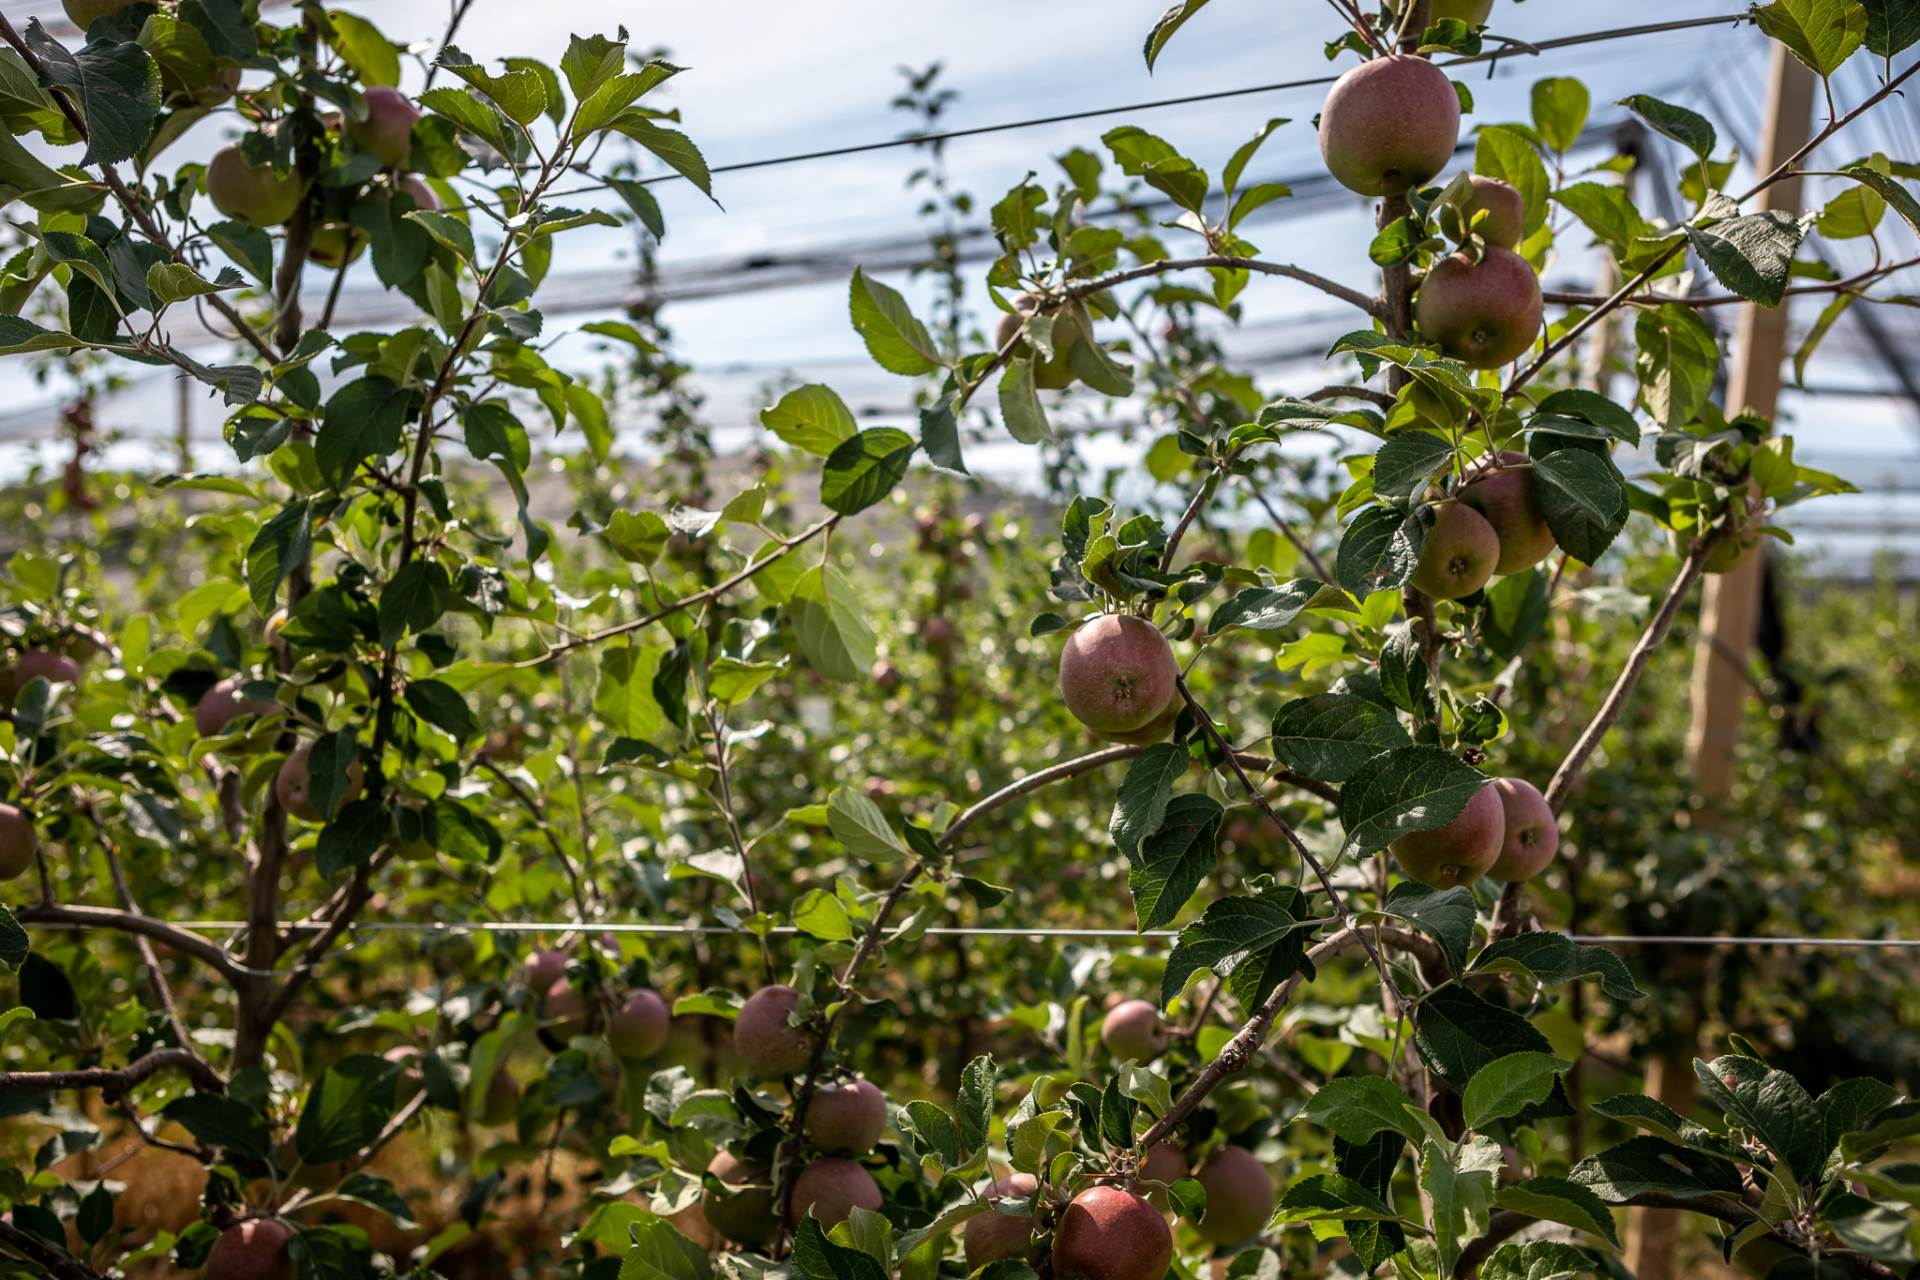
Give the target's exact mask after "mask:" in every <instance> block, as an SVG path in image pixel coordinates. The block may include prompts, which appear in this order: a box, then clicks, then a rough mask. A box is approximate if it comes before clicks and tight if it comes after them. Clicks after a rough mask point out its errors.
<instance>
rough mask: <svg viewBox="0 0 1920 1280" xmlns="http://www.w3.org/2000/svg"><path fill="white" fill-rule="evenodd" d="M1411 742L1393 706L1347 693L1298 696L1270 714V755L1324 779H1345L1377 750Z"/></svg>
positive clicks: (1311, 776) (1312, 775)
mask: <svg viewBox="0 0 1920 1280" xmlns="http://www.w3.org/2000/svg"><path fill="white" fill-rule="evenodd" d="M1412 742H1413V740H1412V739H1411V738H1409V737H1408V736H1407V731H1406V728H1405V727H1404V726H1403V725H1402V724H1401V723H1400V717H1399V716H1398V715H1396V714H1394V711H1393V709H1392V708H1391V707H1383V706H1381V705H1380V704H1379V703H1378V702H1374V701H1372V700H1371V699H1368V698H1361V697H1356V696H1355V695H1353V694H1350V693H1316V694H1314V695H1312V696H1311V697H1306V698H1296V699H1294V700H1293V701H1292V702H1289V703H1287V704H1286V705H1285V706H1283V707H1281V708H1280V710H1279V711H1278V712H1276V713H1275V715H1274V717H1273V755H1274V759H1276V760H1278V761H1279V762H1280V763H1281V764H1283V765H1286V766H1287V767H1288V768H1290V769H1294V770H1296V771H1298V772H1300V773H1304V774H1306V775H1307V776H1308V777H1309V778H1319V779H1320V780H1322V781H1323V782H1345V781H1346V780H1347V779H1348V778H1350V777H1352V776H1353V775H1354V774H1355V773H1356V772H1357V771H1358V770H1359V769H1360V768H1361V767H1362V766H1363V765H1365V764H1366V763H1367V761H1369V760H1371V759H1373V758H1374V757H1375V756H1377V755H1379V754H1380V753H1381V752H1383V751H1390V750H1392V749H1393V748H1395V747H1405V746H1411V745H1412Z"/></svg>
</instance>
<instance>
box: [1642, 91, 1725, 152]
mask: <svg viewBox="0 0 1920 1280" xmlns="http://www.w3.org/2000/svg"><path fill="white" fill-rule="evenodd" d="M1619 105H1620V106H1623V107H1625V108H1626V109H1627V110H1629V111H1631V112H1633V114H1635V115H1637V116H1639V117H1640V118H1641V119H1642V120H1644V121H1646V123H1647V127H1648V128H1650V129H1652V130H1653V131H1654V132H1655V133H1658V134H1660V135H1662V136H1663V137H1668V138H1672V139H1673V140H1674V141H1675V142H1677V143H1679V144H1680V145H1681V146H1683V147H1685V148H1686V149H1687V150H1689V151H1691V152H1693V154H1695V155H1697V156H1699V157H1700V158H1701V159H1702V160H1711V159H1713V149H1714V147H1715V146H1716V145H1718V139H1717V138H1716V137H1715V135H1714V132H1713V124H1712V123H1711V122H1710V121H1709V120H1708V119H1707V118H1706V117H1705V116H1703V115H1701V114H1700V113H1699V112H1697V111H1689V110H1687V109H1686V108H1685V107H1676V106H1674V105H1673V104H1672V103H1670V102H1662V101H1660V99H1658V98H1651V97H1648V96H1647V95H1646V94H1644V93H1636V94H1634V95H1633V96H1632V97H1629V98H1622V99H1620V102H1619Z"/></svg>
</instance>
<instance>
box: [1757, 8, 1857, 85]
mask: <svg viewBox="0 0 1920 1280" xmlns="http://www.w3.org/2000/svg"><path fill="white" fill-rule="evenodd" d="M1753 20H1754V22H1755V23H1757V24H1758V25H1759V27H1760V29H1761V30H1762V31H1764V32H1766V33H1767V34H1768V35H1770V36H1772V37H1773V38H1774V39H1775V40H1778V41H1779V42H1780V43H1781V44H1783V45H1785V46H1787V49H1788V50H1789V51H1790V52H1791V53H1792V54H1793V56H1794V57H1796V58H1798V59H1800V61H1802V62H1804V63H1806V64H1807V66H1809V67H1811V68H1812V69H1813V72H1814V74H1815V75H1817V76H1820V77H1822V78H1823V79H1824V78H1825V77H1827V76H1831V75H1832V74H1833V73H1834V72H1836V71H1838V70H1839V69H1840V66H1841V64H1842V63H1844V62H1845V61H1846V60H1847V59H1848V58H1851V57H1852V56H1853V54H1854V51H1855V50H1857V49H1859V47H1860V46H1861V45H1862V44H1863V43H1865V42H1866V38H1867V10H1866V6H1864V5H1862V4H1861V3H1859V0H1774V2H1773V3H1772V4H1765V5H1755V6H1754V10H1753Z"/></svg>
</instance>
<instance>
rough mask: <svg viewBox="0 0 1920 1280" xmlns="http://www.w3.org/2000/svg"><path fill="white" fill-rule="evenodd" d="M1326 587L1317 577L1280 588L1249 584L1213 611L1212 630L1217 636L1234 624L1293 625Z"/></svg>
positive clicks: (1253, 628)
mask: <svg viewBox="0 0 1920 1280" xmlns="http://www.w3.org/2000/svg"><path fill="white" fill-rule="evenodd" d="M1326 589H1327V587H1326V584H1325V583H1323V582H1321V581H1320V580H1319V579H1317V578H1295V579H1294V580H1293V581H1291V582H1285V583H1282V584H1280V585H1279V586H1277V587H1248V588H1246V589H1245V590H1244V591H1239V592H1236V593H1235V594H1234V595H1233V596H1232V597H1231V598H1230V599H1228V600H1227V602H1226V603H1224V604H1222V605H1221V606H1220V607H1219V608H1218V609H1215V610H1214V611H1213V618H1212V620H1211V622H1210V624H1209V627H1208V629H1209V630H1210V631H1212V632H1213V633H1214V634H1215V635H1218V634H1219V633H1220V632H1222V631H1226V630H1227V629H1229V628H1231V627H1245V628H1246V629H1247V630H1249V631H1278V630H1280V629H1282V628H1283V627H1287V626H1291V625H1292V624H1293V620H1294V619H1295V618H1298V617H1299V616H1300V613H1301V611H1302V610H1304V609H1306V608H1308V607H1309V606H1310V605H1312V603H1313V601H1314V600H1315V599H1316V598H1318V597H1319V596H1320V594H1321V593H1322V592H1324V591H1325V590H1326Z"/></svg>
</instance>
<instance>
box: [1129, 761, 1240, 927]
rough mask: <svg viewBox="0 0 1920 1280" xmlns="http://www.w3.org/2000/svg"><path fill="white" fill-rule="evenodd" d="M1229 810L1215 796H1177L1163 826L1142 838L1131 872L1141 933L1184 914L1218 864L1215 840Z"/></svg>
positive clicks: (1131, 883) (1130, 881)
mask: <svg viewBox="0 0 1920 1280" xmlns="http://www.w3.org/2000/svg"><path fill="white" fill-rule="evenodd" d="M1225 813H1226V810H1224V809H1223V808H1221V807H1220V802H1219V801H1218V800H1215V799H1213V798H1212V797H1211V796H1204V795H1198V794H1194V795H1183V796H1176V797H1175V798H1174V799H1173V800H1172V801H1170V802H1169V803H1168V805H1167V815H1166V818H1165V820H1164V821H1163V822H1162V823H1161V824H1160V829H1159V830H1158V831H1155V832H1154V833H1153V834H1152V835H1151V836H1148V837H1147V838H1146V839H1144V840H1142V841H1141V842H1140V854H1139V857H1138V858H1137V859H1135V860H1133V866H1132V869H1131V870H1130V871H1129V872H1128V873H1127V887H1128V888H1129V889H1131V890H1132V891H1133V906H1134V911H1135V913H1136V915H1137V916H1138V919H1139V928H1140V931H1141V932H1143V933H1144V932H1145V931H1147V930H1148V929H1158V928H1160V927H1161V926H1163V925H1165V924H1166V923H1167V922H1168V921H1170V920H1172V919H1173V918H1174V917H1175V916H1176V915H1178V914H1180V908H1181V907H1183V906H1185V905H1186V903H1187V899H1188V898H1191V897H1192V896H1193V891H1194V890H1195V889H1197V888H1199V887H1200V882H1201V881H1202V880H1204V879H1205V878H1206V877H1207V875H1208V874H1209V873H1210V872H1212V870H1213V867H1214V842H1215V840H1216V839H1217V838H1218V836H1219V834H1220V822H1221V819H1222V817H1223V816H1224V815H1225Z"/></svg>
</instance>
